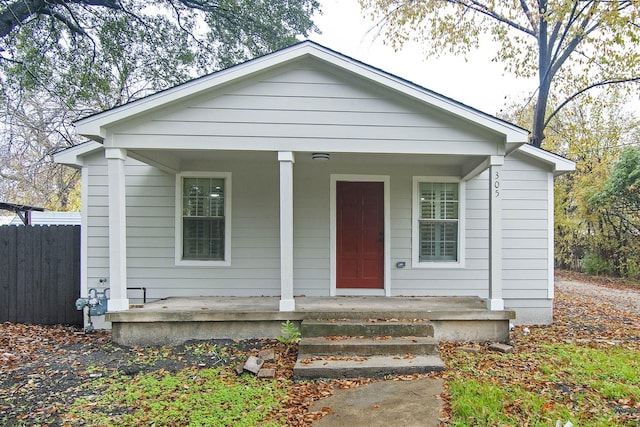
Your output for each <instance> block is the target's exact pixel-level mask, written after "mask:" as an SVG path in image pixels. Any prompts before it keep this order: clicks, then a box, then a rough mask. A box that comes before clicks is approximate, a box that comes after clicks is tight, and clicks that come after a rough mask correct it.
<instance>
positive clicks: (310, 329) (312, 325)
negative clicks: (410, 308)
mask: <svg viewBox="0 0 640 427" xmlns="http://www.w3.org/2000/svg"><path fill="white" fill-rule="evenodd" d="M300 332H301V333H302V336H303V337H329V336H344V335H349V336H369V337H384V336H394V337H405V336H414V337H432V336H433V324H432V323H431V322H429V321H384V320H378V319H372V320H359V319H353V320H349V319H340V320H304V321H303V322H302V325H301V326H300Z"/></svg>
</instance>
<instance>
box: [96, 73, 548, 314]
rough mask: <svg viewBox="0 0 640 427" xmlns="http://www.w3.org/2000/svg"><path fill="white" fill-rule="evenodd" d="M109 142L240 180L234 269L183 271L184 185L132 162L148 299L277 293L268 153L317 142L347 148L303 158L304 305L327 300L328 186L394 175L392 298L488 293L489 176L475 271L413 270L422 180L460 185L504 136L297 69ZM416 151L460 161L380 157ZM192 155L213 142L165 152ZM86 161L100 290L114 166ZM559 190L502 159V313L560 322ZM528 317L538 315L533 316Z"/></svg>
mask: <svg viewBox="0 0 640 427" xmlns="http://www.w3.org/2000/svg"><path fill="white" fill-rule="evenodd" d="M298 65H300V64H298ZM316 65H317V64H316ZM417 107H419V108H420V110H419V109H418V108H417ZM418 111H419V112H418ZM109 138H110V139H109V140H108V142H109V141H114V143H115V144H116V145H118V146H121V147H123V148H130V149H132V150H134V149H135V148H138V149H140V148H145V147H146V148H149V149H150V151H149V152H145V153H142V154H149V155H150V156H152V155H156V159H166V160H167V162H168V163H169V165H170V166H174V167H175V168H177V169H178V170H180V171H204V172H231V173H232V176H233V180H232V187H233V188H232V194H233V205H232V213H231V215H232V231H231V265H230V266H227V267H188V266H176V265H175V257H174V247H175V244H176V242H175V217H174V216H175V176H174V175H171V174H167V173H165V172H162V171H161V170H159V169H157V168H154V167H152V166H148V165H146V164H143V163H140V162H137V161H134V160H131V159H129V160H128V161H127V163H126V174H127V176H126V193H127V194H126V196H127V197H126V200H127V277H128V285H129V286H130V287H138V286H146V287H147V288H148V295H149V297H150V298H151V299H155V298H163V297H167V296H172V295H180V296H199V295H221V296H224V295H237V296H248V295H279V294H280V272H279V266H280V259H279V256H280V249H279V165H278V161H277V158H276V154H275V153H273V152H271V153H267V152H265V151H262V152H260V151H259V150H262V149H264V150H267V151H268V147H269V146H271V145H270V144H271V143H272V141H274V140H278V141H281V140H288V141H290V142H291V146H292V147H293V148H291V149H292V150H293V151H296V150H295V147H296V146H297V145H298V144H302V145H304V144H308V143H309V142H312V143H317V146H318V147H338V149H336V151H337V152H338V154H337V155H335V156H334V154H335V153H334V152H332V153H333V154H332V159H331V161H329V162H313V161H310V160H309V159H308V156H309V153H308V152H302V151H301V152H297V153H296V156H297V161H296V163H295V165H294V294H295V295H309V296H312V295H329V292H330V277H329V274H330V249H331V248H330V247H329V245H330V212H329V206H330V200H329V197H330V175H331V174H347V175H350V174H359V175H377V176H388V177H389V180H390V204H391V217H390V240H389V242H387V244H388V245H390V249H391V283H390V286H391V294H392V295H405V296H409V295H442V296H450V295H459V296H467V295H468V296H480V297H487V295H488V263H489V261H488V222H489V218H488V200H487V197H488V194H489V183H488V174H487V173H486V172H485V173H482V174H480V175H479V176H477V177H476V178H474V179H472V180H470V181H469V182H467V183H466V192H465V197H466V200H465V206H466V212H465V230H464V238H465V242H464V243H465V245H464V260H465V265H464V268H438V269H430V268H412V265H411V230H412V226H413V224H412V219H411V212H412V197H413V195H412V180H413V177H414V176H437V175H448V176H459V175H460V170H461V167H460V166H461V164H460V162H458V163H457V164H456V162H455V161H454V162H452V161H451V160H452V159H453V157H452V156H455V155H457V154H460V153H464V154H467V155H474V154H477V155H481V156H486V155H488V154H493V155H495V154H496V150H497V146H496V145H497V143H498V142H499V141H498V140H497V139H496V136H495V134H491V133H489V132H485V131H481V130H479V128H478V127H473V126H472V125H471V124H470V123H467V122H462V121H453V120H452V118H451V117H450V116H447V115H444V114H442V113H441V112H438V111H436V110H435V109H430V108H428V107H425V106H424V105H422V104H421V105H419V106H418V104H414V103H413V101H411V100H409V99H407V98H406V97H405V98H400V97H399V96H398V95H397V94H394V93H391V92H381V91H380V89H375V90H374V89H371V88H369V87H366V88H365V87H363V86H361V83H359V82H357V81H355V80H352V79H350V78H348V77H347V76H346V75H336V74H332V73H329V72H322V71H318V70H312V69H311V67H310V66H309V67H300V66H298V67H297V68H291V69H289V70H285V71H283V70H280V71H279V74H269V75H264V76H262V77H260V78H259V79H258V80H255V79H253V80H251V81H250V82H246V83H241V84H236V85H234V86H228V87H225V88H222V89H216V91H215V92H210V93H208V94H206V96H205V95H203V96H200V97H197V98H191V99H189V100H187V101H186V102H183V103H181V104H176V105H173V106H170V107H167V108H165V109H163V110H161V111H157V112H152V113H150V114H148V115H146V116H145V117H141V118H137V119H136V120H135V121H132V122H130V123H121V124H119V125H118V127H117V128H113V129H111V130H110V137H109ZM230 141H234V143H238V141H241V142H242V143H245V144H246V148H247V150H246V151H242V152H234V153H233V154H231V155H230V154H229V153H230V151H226V152H224V156H222V157H220V158H216V157H215V156H213V155H212V154H211V153H217V152H216V151H214V150H224V149H225V148H228V145H229V143H230ZM416 142H419V143H420V144H421V145H420V146H422V145H424V146H425V147H431V148H429V149H433V150H434V152H436V151H437V150H441V152H442V153H443V154H447V155H449V157H445V156H442V157H438V158H437V159H434V158H431V157H429V156H428V155H425V156H423V157H420V156H414V155H406V156H403V155H396V154H394V155H389V156H384V155H382V154H383V153H385V152H387V153H389V152H390V151H391V150H395V151H397V152H398V153H401V152H402V150H403V147H408V146H409V144H411V146H412V147H414V148H415V146H416ZM195 143H199V144H204V145H202V146H201V147H199V148H203V149H206V150H207V153H206V155H204V156H200V153H204V152H196V151H194V152H187V151H184V152H183V151H182V150H181V151H173V152H172V151H165V152H162V151H161V150H159V149H162V148H167V149H168V150H180V149H181V148H194V147H195V146H192V145H190V144H195ZM345 144H348V147H349V148H350V149H352V150H355V151H357V150H360V149H361V150H362V151H367V150H370V149H371V147H372V146H374V147H384V149H385V150H387V151H384V150H383V151H380V152H379V153H377V154H362V155H361V156H355V155H351V157H349V156H348V155H343V157H341V155H340V154H339V153H340V152H341V150H340V149H339V147H344V146H345ZM376 144H378V145H376ZM305 147H308V145H305ZM151 150H153V151H151ZM318 151H323V150H318ZM326 151H332V150H331V149H330V148H327V150H326ZM342 151H344V150H342ZM173 154H175V156H174V155H173ZM305 156H306V157H305ZM172 157H173V160H172ZM479 158H481V157H476V158H475V160H478V159H479ZM196 159H197V160H196ZM222 159H224V160H222ZM340 159H342V161H340ZM465 159H466V160H470V158H469V157H466V158H465ZM86 160H87V164H88V166H89V167H88V172H89V176H88V183H89V188H88V197H89V205H88V208H87V217H88V224H87V227H88V228H87V230H86V231H87V236H88V248H87V268H88V287H94V286H98V280H99V278H101V277H108V221H107V214H108V203H109V201H108V196H107V195H108V192H107V187H106V183H107V166H106V161H105V160H104V158H103V154H102V153H96V154H92V155H89V156H88V157H87V159H86ZM422 160H424V164H421V162H422ZM434 164H435V165H439V166H433V165H434ZM447 165H450V166H447ZM548 179H549V172H547V171H546V170H545V169H544V168H543V167H542V166H541V165H539V164H535V163H534V162H533V161H532V160H529V159H528V158H527V157H524V156H520V155H518V154H517V153H514V154H512V155H511V156H509V157H508V158H507V159H506V161H505V165H504V168H503V181H502V182H503V187H502V188H503V193H502V194H503V197H504V199H503V251H504V260H503V268H504V272H503V278H504V298H505V303H506V306H507V307H513V308H517V309H518V310H522V312H523V313H529V312H535V313H537V311H536V310H537V309H538V308H539V309H540V310H542V311H541V312H540V313H542V314H541V315H540V316H538V317H540V318H546V317H545V316H547V315H548V314H549V313H550V308H549V307H550V304H549V300H548V299H547V296H548V294H547V292H548V277H549V263H548V253H549V248H548V242H549V236H548V230H549V224H548V207H549V206H548V203H551V202H552V201H549V200H547V197H548V182H549V181H548ZM398 261H404V262H405V263H406V267H405V268H403V269H399V268H396V267H395V265H396V262H398ZM131 296H132V297H133V296H137V293H135V294H131ZM528 301H529V302H530V303H528ZM528 307H529V308H530V307H537V308H535V309H532V310H533V311H527V310H528ZM532 318H533V317H532Z"/></svg>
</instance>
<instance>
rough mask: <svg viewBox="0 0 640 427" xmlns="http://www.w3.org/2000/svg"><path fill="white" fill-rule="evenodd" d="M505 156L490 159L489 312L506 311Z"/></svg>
mask: <svg viewBox="0 0 640 427" xmlns="http://www.w3.org/2000/svg"><path fill="white" fill-rule="evenodd" d="M503 164H504V157H503V156H491V157H490V159H489V172H490V178H489V299H488V300H487V308H488V309H489V310H504V300H503V299H502V165H503Z"/></svg>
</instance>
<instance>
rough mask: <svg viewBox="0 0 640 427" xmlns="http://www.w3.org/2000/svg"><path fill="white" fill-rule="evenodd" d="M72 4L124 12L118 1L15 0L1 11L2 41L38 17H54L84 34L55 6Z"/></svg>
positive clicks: (0, 34)
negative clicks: (31, 19)
mask: <svg viewBox="0 0 640 427" xmlns="http://www.w3.org/2000/svg"><path fill="white" fill-rule="evenodd" d="M71 4H78V5H88V6H102V7H106V8H109V9H113V10H122V4H121V3H120V2H119V1H118V0H14V1H13V2H12V3H11V4H8V5H7V6H6V7H5V8H4V9H3V10H2V11H0V39H2V38H4V37H6V36H7V35H8V34H9V33H11V32H12V31H13V30H14V29H15V28H17V27H19V26H21V25H22V24H24V23H25V22H26V21H27V20H28V19H29V18H31V17H34V16H38V15H49V16H52V17H54V18H55V19H58V20H59V21H61V22H63V23H64V24H65V25H66V26H67V27H69V29H70V30H72V31H73V32H75V33H81V34H84V30H81V31H78V29H80V28H79V27H77V26H76V25H75V24H73V23H72V22H71V21H70V20H69V19H68V18H67V17H65V16H64V15H62V14H60V12H57V11H55V9H54V8H55V6H66V5H71ZM69 24H71V25H69ZM74 28H75V29H74Z"/></svg>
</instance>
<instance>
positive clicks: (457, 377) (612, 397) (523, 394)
mask: <svg viewBox="0 0 640 427" xmlns="http://www.w3.org/2000/svg"><path fill="white" fill-rule="evenodd" d="M446 353H447V357H446V359H447V363H448V365H449V366H448V367H449V370H448V374H447V375H448V376H449V378H448V388H449V394H450V405H451V420H450V425H452V426H516V425H517V426H520V425H527V426H541V427H542V426H553V425H555V423H556V421H557V420H560V421H562V423H563V424H564V423H565V422H566V421H571V422H572V423H573V424H574V425H579V426H581V427H588V426H632V425H638V420H639V419H640V353H639V352H638V349H637V348H636V347H635V346H629V347H626V346H624V345H622V344H620V345H618V346H607V345H606V344H602V346H601V347H597V346H596V347H590V346H580V345H575V344H554V345H541V346H540V347H539V348H535V347H532V348H528V349H525V351H523V352H516V353H514V354H507V355H505V354H498V353H492V352H489V351H483V352H480V353H477V354H470V353H466V352H462V351H459V350H456V349H455V348H449V349H447V350H446Z"/></svg>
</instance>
